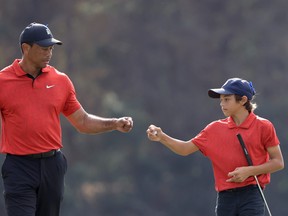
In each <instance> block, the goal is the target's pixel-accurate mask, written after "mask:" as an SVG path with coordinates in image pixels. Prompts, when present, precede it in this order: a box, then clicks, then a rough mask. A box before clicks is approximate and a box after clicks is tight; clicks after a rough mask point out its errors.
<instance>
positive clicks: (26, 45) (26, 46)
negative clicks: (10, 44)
mask: <svg viewBox="0 0 288 216" xmlns="http://www.w3.org/2000/svg"><path fill="white" fill-rule="evenodd" d="M21 48H22V52H23V53H25V52H28V51H29V50H30V48H31V45H30V44H27V43H23V44H21Z"/></svg>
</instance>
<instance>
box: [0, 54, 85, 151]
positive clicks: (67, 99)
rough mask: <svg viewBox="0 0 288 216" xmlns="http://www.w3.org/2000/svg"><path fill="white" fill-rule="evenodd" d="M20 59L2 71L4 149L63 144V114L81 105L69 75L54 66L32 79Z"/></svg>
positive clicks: (35, 148) (0, 97)
mask: <svg viewBox="0 0 288 216" xmlns="http://www.w3.org/2000/svg"><path fill="white" fill-rule="evenodd" d="M19 61H20V60H18V59H16V60H15V61H14V62H13V64H12V65H10V66H8V67H6V68H4V69H3V70H2V71H1V72H0V111H1V117H2V131H1V132H2V134H1V135H2V136H1V141H0V152H1V153H10V154H16V155H25V154H33V153H41V152H47V151H50V150H52V149H59V148H62V147H63V146H62V141H61V126H60V114H61V113H63V114H64V115H65V116H69V115H71V114H72V113H74V112H75V111H77V110H78V109H79V108H80V107H81V105H80V103H79V102H78V100H77V99H76V95H75V89H74V87H73V84H72V82H71V81H70V79H69V78H68V76H67V75H66V74H64V73H61V72H59V71H57V70H56V69H55V68H53V67H51V66H47V67H45V68H43V69H42V73H41V74H40V75H39V76H38V77H37V78H36V79H32V78H31V77H28V76H27V74H26V73H25V72H24V71H23V70H22V69H21V67H20V66H19Z"/></svg>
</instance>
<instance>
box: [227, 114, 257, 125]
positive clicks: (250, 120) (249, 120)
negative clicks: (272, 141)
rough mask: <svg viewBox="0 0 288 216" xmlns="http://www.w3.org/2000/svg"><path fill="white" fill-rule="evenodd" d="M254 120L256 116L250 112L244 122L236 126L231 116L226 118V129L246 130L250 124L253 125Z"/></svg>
mask: <svg viewBox="0 0 288 216" xmlns="http://www.w3.org/2000/svg"><path fill="white" fill-rule="evenodd" d="M255 119H256V115H255V114H254V113H253V112H251V113H250V114H249V115H248V117H247V118H246V119H245V120H244V122H242V124H241V125H238V126H237V125H236V124H235V122H234V120H233V118H232V117H231V116H229V117H228V127H229V128H236V127H238V128H243V129H248V128H249V127H250V126H251V124H252V123H253V121H254V120H255Z"/></svg>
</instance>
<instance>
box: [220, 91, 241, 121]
mask: <svg viewBox="0 0 288 216" xmlns="http://www.w3.org/2000/svg"><path fill="white" fill-rule="evenodd" d="M244 103H245V98H244V97H243V98H242V100H241V101H236V98H235V95H220V106H221V109H222V112H223V113H224V115H225V116H226V117H228V116H234V115H236V114H237V113H239V112H240V111H241V112H242V111H243V110H246V109H245V107H244V106H243V105H244Z"/></svg>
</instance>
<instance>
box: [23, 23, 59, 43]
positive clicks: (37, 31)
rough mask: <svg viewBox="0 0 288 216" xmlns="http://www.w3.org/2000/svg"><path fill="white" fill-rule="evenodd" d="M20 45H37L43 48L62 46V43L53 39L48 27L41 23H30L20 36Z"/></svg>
mask: <svg viewBox="0 0 288 216" xmlns="http://www.w3.org/2000/svg"><path fill="white" fill-rule="evenodd" d="M19 41H20V44H22V43H36V44H38V45H39V46H42V47H48V46H52V45H54V44H58V45H61V44H62V42H61V41H59V40H57V39H55V38H53V35H52V33H51V31H50V29H49V28H48V27H47V25H43V24H41V23H36V22H33V23H30V24H29V25H28V26H27V27H26V28H25V29H24V30H23V31H22V32H21V34H20V38H19Z"/></svg>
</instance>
